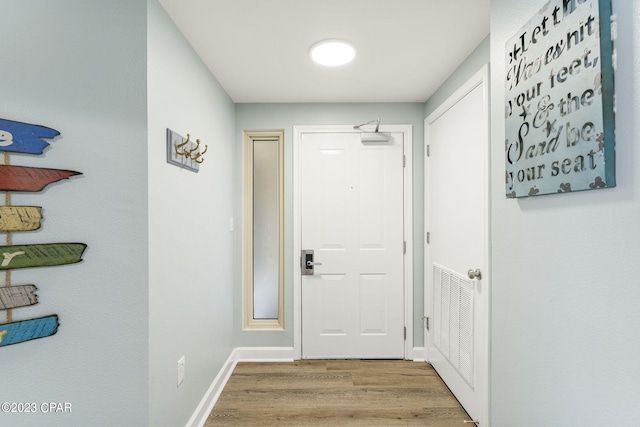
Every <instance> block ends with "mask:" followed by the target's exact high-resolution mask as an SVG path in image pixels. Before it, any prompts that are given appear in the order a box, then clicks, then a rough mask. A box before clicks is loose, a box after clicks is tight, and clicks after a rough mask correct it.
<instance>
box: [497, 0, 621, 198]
mask: <svg viewBox="0 0 640 427" xmlns="http://www.w3.org/2000/svg"><path fill="white" fill-rule="evenodd" d="M612 52H613V45H612V37H611V2H610V0H550V1H549V2H547V3H546V4H545V6H544V7H543V8H542V9H541V10H540V11H539V12H538V13H537V14H536V15H535V16H533V17H532V18H531V20H530V21H529V22H528V23H527V24H526V25H525V26H524V27H523V28H522V29H521V30H520V31H518V32H517V33H516V34H515V35H514V36H513V38H511V40H509V41H508V42H507V45H506V52H505V53H506V54H505V59H506V71H507V73H506V80H505V84H506V88H505V89H506V98H505V102H506V105H505V117H506V124H505V131H506V134H505V137H506V141H505V165H506V174H505V178H506V195H507V197H510V198H513V197H526V196H536V195H541V194H552V193H566V192H570V191H578V190H591V189H600V188H607V187H615V185H616V182H615V147H614V129H615V123H614V87H613V63H612Z"/></svg>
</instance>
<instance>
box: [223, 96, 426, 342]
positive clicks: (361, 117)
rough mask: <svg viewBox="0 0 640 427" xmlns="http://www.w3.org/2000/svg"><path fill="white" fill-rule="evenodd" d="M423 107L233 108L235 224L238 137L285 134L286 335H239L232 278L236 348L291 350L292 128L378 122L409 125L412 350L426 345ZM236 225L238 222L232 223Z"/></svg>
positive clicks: (236, 266) (239, 179)
mask: <svg viewBox="0 0 640 427" xmlns="http://www.w3.org/2000/svg"><path fill="white" fill-rule="evenodd" d="M423 110H424V104H421V103H398V104H237V105H236V135H235V139H236V147H237V148H236V156H235V161H234V165H235V182H236V188H235V192H236V194H237V195H238V197H237V199H236V218H242V197H241V195H242V132H243V131H244V130H256V129H284V131H285V260H286V265H285V330H284V331H278V332H271V331H242V317H241V313H242V305H241V304H242V286H241V280H242V278H241V275H240V274H238V275H237V276H236V278H235V281H236V285H235V302H234V308H235V312H236V316H235V319H234V325H235V326H234V330H235V336H236V341H235V342H236V345H237V346H240V347H260V346H293V289H292V287H293V277H292V274H293V269H294V265H293V264H294V263H296V262H297V259H298V256H296V255H295V254H293V253H292V251H293V236H292V233H293V220H292V214H293V204H292V202H293V193H292V191H293V188H292V186H293V177H292V165H293V163H292V156H293V148H292V143H293V134H292V131H293V126H294V125H314V124H322V125H355V124H360V123H364V122H367V121H369V120H374V119H376V118H378V117H380V118H381V119H382V123H383V124H411V125H413V173H414V178H413V195H414V201H413V203H414V205H413V207H414V208H413V216H414V224H413V227H414V228H413V231H414V248H413V250H414V291H413V298H414V300H413V302H414V322H413V327H414V346H416V347H421V346H423V345H424V330H423V327H422V320H421V317H422V316H423V309H422V307H423V298H424V296H423V295H424V294H423V286H422V281H423V277H422V276H423V274H422V270H423V265H422V264H423V263H422V258H423V253H424V249H423V246H422V237H421V236H422V235H423V226H422V223H423V222H422V216H423V196H422V194H423V187H424V184H423V178H422V169H423V164H424V162H423V148H422V146H423V130H422V128H423V124H422V121H423V119H424V117H423ZM236 223H239V221H236ZM235 239H236V240H235V244H236V246H235V254H236V256H235V263H234V271H237V272H240V271H241V268H242V266H241V260H242V253H241V250H242V240H241V239H242V236H241V233H237V235H236V236H235Z"/></svg>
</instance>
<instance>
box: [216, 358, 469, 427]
mask: <svg viewBox="0 0 640 427" xmlns="http://www.w3.org/2000/svg"><path fill="white" fill-rule="evenodd" d="M468 419H469V418H468V416H467V414H466V413H465V411H464V410H463V409H462V408H461V407H460V404H459V403H458V401H457V400H456V399H455V397H454V396H453V395H452V394H451V392H450V391H449V389H448V388H447V387H446V386H445V384H444V383H443V382H442V380H441V379H440V377H439V376H438V375H437V374H436V372H435V371H434V370H433V368H431V366H430V365H428V364H426V363H415V362H409V361H386V360H384V361H370V360H364V361H363V360H312V361H309V360H305V361H297V362H293V363H239V364H238V365H237V366H236V369H235V370H234V372H233V374H232V375H231V377H230V379H229V381H228V382H227V385H226V386H225V388H224V390H223V392H222V394H221V395H220V398H219V399H218V401H217V403H216V405H215V407H214V408H213V411H212V412H211V414H210V415H209V418H208V420H207V423H206V424H205V427H213V426H264V427H269V426H310V427H311V426H395V425H404V426H413V425H420V426H433V427H449V426H452V427H453V426H457V427H461V425H464V424H463V421H464V420H468Z"/></svg>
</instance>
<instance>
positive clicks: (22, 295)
mask: <svg viewBox="0 0 640 427" xmlns="http://www.w3.org/2000/svg"><path fill="white" fill-rule="evenodd" d="M36 289H37V288H36V286H35V285H19V286H5V287H4V288H0V310H10V309H12V308H18V307H27V306H30V305H34V304H37V303H38V296H37V295H36V294H35V292H36Z"/></svg>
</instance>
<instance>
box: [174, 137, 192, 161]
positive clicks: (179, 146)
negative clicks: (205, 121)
mask: <svg viewBox="0 0 640 427" xmlns="http://www.w3.org/2000/svg"><path fill="white" fill-rule="evenodd" d="M189 138H191V136H190V135H189V134H187V140H186V141H185V142H183V143H182V144H176V154H177V155H178V156H185V155H186V153H185V151H184V150H183V151H179V150H178V149H179V148H182V147H184V146H185V145H187V144H188V143H189Z"/></svg>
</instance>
